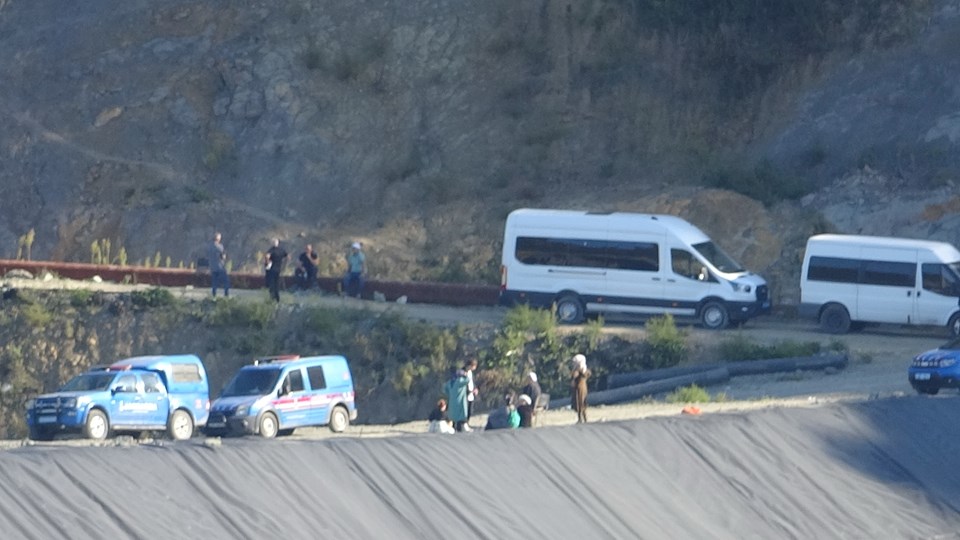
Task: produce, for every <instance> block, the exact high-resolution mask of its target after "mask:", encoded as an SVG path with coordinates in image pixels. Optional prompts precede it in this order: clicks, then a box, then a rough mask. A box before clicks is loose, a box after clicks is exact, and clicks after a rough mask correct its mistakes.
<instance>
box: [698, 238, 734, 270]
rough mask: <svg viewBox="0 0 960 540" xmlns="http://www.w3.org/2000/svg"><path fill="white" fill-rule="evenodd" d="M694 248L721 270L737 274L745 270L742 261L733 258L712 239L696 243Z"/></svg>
mask: <svg viewBox="0 0 960 540" xmlns="http://www.w3.org/2000/svg"><path fill="white" fill-rule="evenodd" d="M693 249H695V250H697V253H699V254H700V255H702V256H703V258H705V259H707V260H708V261H710V264H712V265H713V266H714V268H716V269H717V270H719V271H721V272H726V273H729V274H735V273H737V272H743V271H744V270H743V267H742V266H740V263H738V262H737V261H735V260H733V258H731V257H730V256H729V255H727V254H726V252H724V251H723V250H722V249H720V246H718V245H716V244H714V243H713V242H711V241H707V242H703V243H700V244H694V245H693Z"/></svg>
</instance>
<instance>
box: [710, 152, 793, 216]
mask: <svg viewBox="0 0 960 540" xmlns="http://www.w3.org/2000/svg"><path fill="white" fill-rule="evenodd" d="M701 182H702V183H703V185H705V186H708V187H715V188H721V189H729V190H731V191H736V192H737V193H740V194H742V195H746V196H748V197H752V198H754V199H756V200H758V201H760V202H762V203H763V204H765V205H767V206H770V205H773V204H775V203H777V202H780V201H783V200H792V199H799V198H800V197H802V196H804V195H806V194H807V193H809V192H810V189H811V187H812V186H811V185H808V184H807V183H805V182H804V181H803V179H801V178H800V177H798V176H794V175H789V174H786V173H784V172H782V171H779V170H777V169H776V168H775V167H774V166H773V164H771V163H770V162H767V161H764V162H761V163H759V164H758V165H756V166H755V167H754V168H752V169H740V168H729V169H727V168H721V169H716V170H712V171H709V172H707V173H705V174H704V175H703V177H702V179H701Z"/></svg>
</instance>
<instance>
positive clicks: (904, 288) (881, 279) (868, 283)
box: [850, 247, 920, 324]
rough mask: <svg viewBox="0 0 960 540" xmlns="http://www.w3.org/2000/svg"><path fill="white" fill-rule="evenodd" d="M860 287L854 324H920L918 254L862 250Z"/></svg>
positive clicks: (908, 251) (881, 249)
mask: <svg viewBox="0 0 960 540" xmlns="http://www.w3.org/2000/svg"><path fill="white" fill-rule="evenodd" d="M860 256H861V258H862V260H863V262H862V266H861V276H860V286H859V287H858V288H857V310H856V313H851V314H850V316H851V318H852V319H853V320H864V321H873V322H882V323H893V324H915V323H916V321H917V298H918V293H919V292H920V287H918V286H917V275H918V270H917V251H916V250H915V249H896V248H884V247H864V248H861V253H860Z"/></svg>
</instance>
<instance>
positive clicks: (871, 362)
mask: <svg viewBox="0 0 960 540" xmlns="http://www.w3.org/2000/svg"><path fill="white" fill-rule="evenodd" d="M3 283H4V284H5V285H6V286H7V287H21V288H45V289H77V288H96V289H99V290H103V291H104V292H129V291H131V290H136V289H144V288H147V287H146V286H142V285H120V284H112V283H97V284H95V283H90V282H73V281H69V280H48V281H43V280H37V279H33V280H24V279H4V280H3ZM171 290H172V292H173V293H174V295H175V296H178V297H182V298H187V299H202V298H205V297H207V295H208V294H209V293H208V291H206V290H198V289H193V288H175V289H171ZM233 294H234V295H235V296H237V297H241V298H251V299H255V298H260V297H264V298H265V295H266V293H265V292H264V291H249V290H236V291H233ZM282 303H297V304H300V305H323V306H329V307H337V306H344V307H351V308H361V309H368V310H374V311H396V312H399V313H402V314H404V315H405V316H407V317H411V318H414V319H418V320H422V321H425V322H430V323H434V324H450V325H452V324H463V325H481V326H491V327H492V326H496V325H497V324H498V323H499V322H500V320H501V319H502V317H503V315H504V314H505V313H506V310H505V309H504V308H499V307H493V306H477V307H465V308H455V307H447V306H437V305H427V304H396V303H384V302H370V301H363V300H356V299H350V298H340V297H337V296H326V295H318V294H304V293H301V294H284V297H283V298H282ZM681 324H682V327H683V328H684V330H685V331H686V332H687V333H688V336H689V341H690V343H692V344H693V349H694V350H698V349H704V350H706V349H709V348H710V347H706V346H705V345H708V344H716V343H717V342H719V341H720V340H724V339H732V338H735V337H738V336H743V337H745V338H748V339H750V340H753V341H756V342H759V343H762V344H773V343H777V342H784V341H793V342H810V341H815V342H819V343H820V344H821V345H822V346H824V347H829V346H831V345H833V344H835V342H839V343H842V344H843V345H845V347H846V348H847V350H848V351H849V357H850V363H849V365H848V367H847V368H846V369H844V370H840V371H817V372H797V373H780V374H773V375H756V376H746V377H736V378H734V379H731V380H730V381H729V382H727V383H725V384H723V385H718V386H716V387H710V388H708V389H707V390H708V391H709V392H710V393H711V395H713V396H715V397H718V396H719V397H721V398H722V399H725V401H723V402H717V403H708V404H702V405H700V408H701V409H702V410H703V412H705V413H711V412H731V411H742V410H749V409H756V408H762V407H777V406H791V407H796V406H816V405H819V404H823V403H829V402H834V401H840V400H857V399H868V398H871V397H887V396H896V395H907V394H912V393H913V390H912V389H911V388H910V385H909V383H908V382H907V377H906V370H907V366H908V365H909V362H910V359H911V358H912V357H913V356H914V355H915V354H917V353H919V352H922V351H925V350H928V349H932V348H935V347H937V346H939V345H941V344H942V343H944V342H945V341H946V340H947V339H948V337H949V336H948V333H947V331H946V329H943V328H927V329H916V328H900V327H877V328H868V329H866V330H863V331H860V332H855V333H851V334H847V335H842V336H834V335H829V334H824V333H822V332H820V331H819V330H818V329H817V328H816V326H815V325H814V324H813V323H812V322H798V321H791V320H784V319H780V318H775V317H764V318H759V319H755V320H752V321H750V322H749V323H747V324H746V325H745V326H743V327H742V328H737V329H728V330H723V331H708V330H703V329H700V328H698V327H696V326H693V325H689V324H683V323H681ZM604 332H605V333H608V334H612V335H618V336H620V337H622V338H624V339H628V340H641V339H643V338H644V336H645V331H644V327H643V324H642V322H641V321H637V320H608V321H606V323H605V325H604ZM710 360H715V359H710ZM945 393H946V394H948V395H953V394H954V393H953V392H945ZM682 407H683V406H682V405H677V404H667V403H661V402H657V403H632V404H625V405H613V406H600V407H594V408H593V411H592V419H594V420H596V421H610V420H619V419H627V418H642V417H646V416H660V415H673V414H679V413H680V410H681V409H682ZM575 421H576V417H575V415H574V413H572V412H571V411H569V410H558V411H548V412H547V413H546V414H545V415H544V416H543V418H542V424H543V425H565V424H572V423H574V422H575ZM484 422H485V417H483V416H480V417H478V418H476V420H475V423H476V424H477V425H482V424H483V423H484ZM423 431H426V422H425V421H419V422H409V423H405V424H399V425H394V426H373V425H357V426H351V428H350V430H349V431H348V432H347V433H346V434H345V435H346V436H362V437H366V436H389V435H402V434H410V433H418V432H423ZM330 436H332V435H331V434H330V432H329V431H328V430H326V429H302V430H298V432H297V433H296V434H295V435H294V437H307V438H326V437H330ZM65 444H89V443H87V442H81V441H74V442H66V443H65ZM107 444H114V443H107ZM121 444H123V441H122V440H121ZM19 445H20V442H19V441H8V442H6V443H2V444H0V447H10V446H19Z"/></svg>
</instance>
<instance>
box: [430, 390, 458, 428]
mask: <svg viewBox="0 0 960 540" xmlns="http://www.w3.org/2000/svg"><path fill="white" fill-rule="evenodd" d="M427 420H429V421H430V426H429V427H428V428H427V431H428V432H429V433H456V431H455V430H454V429H453V422H452V421H451V420H450V419H449V418H447V400H445V399H443V398H440V399H439V400H437V407H436V408H435V409H433V411H432V412H431V413H430V416H429V417H428V418H427Z"/></svg>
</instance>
